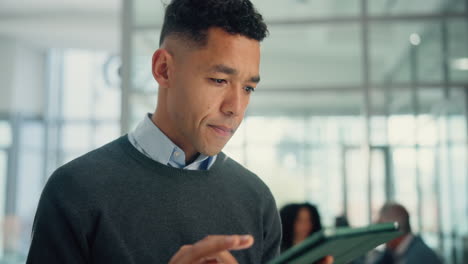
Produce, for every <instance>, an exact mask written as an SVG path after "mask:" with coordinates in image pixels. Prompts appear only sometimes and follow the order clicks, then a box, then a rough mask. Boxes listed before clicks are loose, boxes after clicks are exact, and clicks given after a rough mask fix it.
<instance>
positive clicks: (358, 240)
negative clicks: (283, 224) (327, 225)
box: [269, 222, 402, 264]
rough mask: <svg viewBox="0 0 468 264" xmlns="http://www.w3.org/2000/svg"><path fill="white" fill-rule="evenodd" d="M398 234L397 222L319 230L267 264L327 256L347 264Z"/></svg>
mask: <svg viewBox="0 0 468 264" xmlns="http://www.w3.org/2000/svg"><path fill="white" fill-rule="evenodd" d="M401 235H402V233H401V232H399V231H398V224H397V223H396V222H395V223H383V224H373V225H369V226H366V227H359V228H337V229H328V230H327V229H326V230H321V231H320V232H317V233H314V234H313V235H312V236H310V237H309V238H307V239H306V240H305V241H303V242H302V243H300V244H298V245H296V246H294V247H292V248H290V249H289V250H287V251H285V252H283V254H281V255H280V256H279V257H277V258H275V259H274V260H273V261H271V262H270V263H269V264H280V263H291V264H311V263H314V262H315V261H317V260H320V259H321V258H323V257H324V256H327V255H331V256H333V258H334V259H335V261H334V262H333V263H335V264H346V263H348V262H350V261H351V260H353V259H355V258H357V257H359V256H362V255H364V254H365V253H367V252H368V251H370V250H372V249H373V248H375V247H377V246H379V245H381V244H383V243H385V242H387V241H390V240H392V239H394V238H396V237H399V236H401Z"/></svg>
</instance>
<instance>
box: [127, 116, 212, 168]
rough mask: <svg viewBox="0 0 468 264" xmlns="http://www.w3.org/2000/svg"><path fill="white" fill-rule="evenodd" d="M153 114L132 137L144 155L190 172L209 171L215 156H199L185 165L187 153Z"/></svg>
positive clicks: (146, 117)
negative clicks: (159, 125) (160, 125)
mask: <svg viewBox="0 0 468 264" xmlns="http://www.w3.org/2000/svg"><path fill="white" fill-rule="evenodd" d="M151 116H152V115H151V114H149V113H148V114H147V115H145V118H144V119H143V120H142V121H141V122H140V123H139V124H138V126H137V127H136V128H135V130H133V131H132V132H131V136H132V137H133V139H134V140H135V141H136V143H137V144H138V146H139V147H140V148H141V150H142V152H143V154H145V155H146V156H148V157H149V158H151V159H153V160H155V161H157V162H160V163H162V164H166V165H170V166H172V167H176V168H183V169H188V170H207V169H209V168H210V167H211V166H212V165H213V163H214V161H215V160H216V155H215V156H206V155H203V154H201V153H200V154H199V155H198V157H197V158H196V159H195V161H193V162H192V163H190V164H188V165H186V164H185V153H184V151H183V150H182V149H181V148H179V147H178V146H177V145H176V144H174V143H173V142H172V141H171V140H170V139H169V138H168V137H167V136H166V135H165V134H164V133H163V132H162V131H161V130H160V129H159V128H158V127H157V126H156V124H154V123H153V121H152V120H151Z"/></svg>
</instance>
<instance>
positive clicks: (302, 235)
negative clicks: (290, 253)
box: [280, 203, 322, 252]
mask: <svg viewBox="0 0 468 264" xmlns="http://www.w3.org/2000/svg"><path fill="white" fill-rule="evenodd" d="M280 216H281V223H282V226H283V240H282V243H281V252H283V251H285V250H287V249H289V248H290V247H292V246H294V245H296V244H298V243H300V242H302V241H304V240H305V239H306V238H307V237H308V236H310V235H311V234H313V233H314V232H317V231H319V230H321V229H322V224H321V222H320V215H319V213H318V210H317V208H316V207H315V206H314V205H312V204H309V203H302V204H289V205H286V206H284V207H283V208H282V209H281V210H280Z"/></svg>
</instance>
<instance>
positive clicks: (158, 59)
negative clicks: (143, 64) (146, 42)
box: [152, 49, 172, 88]
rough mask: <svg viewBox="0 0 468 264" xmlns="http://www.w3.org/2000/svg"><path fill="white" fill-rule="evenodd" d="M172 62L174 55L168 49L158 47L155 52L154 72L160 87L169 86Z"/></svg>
mask: <svg viewBox="0 0 468 264" xmlns="http://www.w3.org/2000/svg"><path fill="white" fill-rule="evenodd" d="M171 63H172V56H171V54H170V53H169V52H168V51H167V50H166V49H158V50H156V51H155V52H154V54H153V61H152V72H153V77H154V79H155V80H156V81H157V82H158V83H159V87H161V88H165V87H168V86H169V76H170V75H169V66H170V65H171Z"/></svg>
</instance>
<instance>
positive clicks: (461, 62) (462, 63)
mask: <svg viewBox="0 0 468 264" xmlns="http://www.w3.org/2000/svg"><path fill="white" fill-rule="evenodd" d="M452 68H454V69H456V70H460V71H468V58H458V59H454V60H452Z"/></svg>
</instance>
